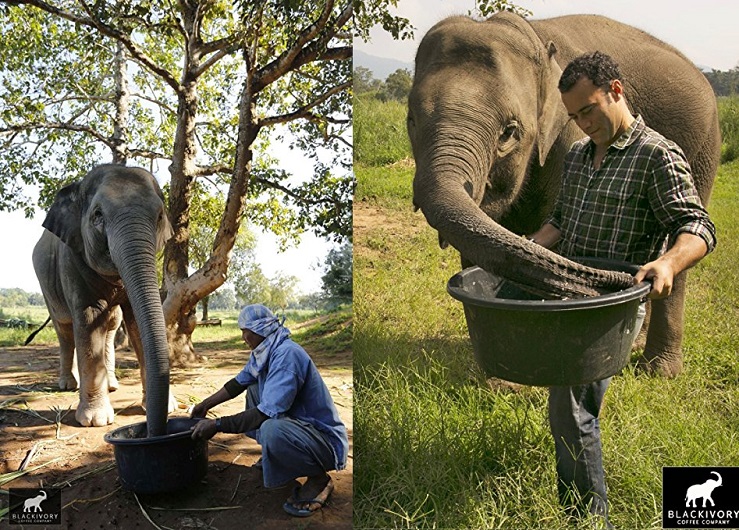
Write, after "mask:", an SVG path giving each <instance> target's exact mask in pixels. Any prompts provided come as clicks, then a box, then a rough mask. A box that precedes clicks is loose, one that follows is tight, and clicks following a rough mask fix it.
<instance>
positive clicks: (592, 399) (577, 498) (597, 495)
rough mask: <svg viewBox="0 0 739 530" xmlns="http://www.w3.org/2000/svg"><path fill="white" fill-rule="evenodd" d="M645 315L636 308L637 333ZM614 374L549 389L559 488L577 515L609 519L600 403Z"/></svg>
mask: <svg viewBox="0 0 739 530" xmlns="http://www.w3.org/2000/svg"><path fill="white" fill-rule="evenodd" d="M645 316H646V306H645V305H644V304H641V305H640V306H639V309H638V311H637V315H636V321H635V324H634V325H635V329H636V333H635V334H634V336H636V335H637V334H638V333H639V330H641V327H642V324H643V323H644V317H645ZM610 383H611V378H610V377H609V378H607V379H603V380H601V381H596V382H594V383H589V384H586V385H579V386H566V387H551V388H550V389H549V426H550V428H551V430H552V436H553V437H554V452H555V455H556V457H557V478H558V480H557V492H558V493H559V500H560V502H561V503H562V505H563V506H565V507H567V508H568V509H569V510H570V511H574V512H575V513H576V514H578V515H584V514H585V513H586V512H588V511H589V512H590V513H592V514H596V515H599V516H601V517H603V518H604V519H605V520H606V524H608V523H607V521H608V497H607V495H606V479H605V471H604V470H603V454H602V449H601V443H600V421H599V419H598V417H599V415H600V409H601V405H602V404H603V398H604V397H605V394H606V390H607V389H608V385H609V384H610Z"/></svg>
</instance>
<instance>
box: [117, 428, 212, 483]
mask: <svg viewBox="0 0 739 530" xmlns="http://www.w3.org/2000/svg"><path fill="white" fill-rule="evenodd" d="M198 421H200V420H199V419H190V418H171V419H170V420H168V421H167V434H165V435H162V436H154V437H151V438H147V437H146V422H141V423H134V424H132V425H126V426H125V427H119V428H118V429H115V430H114V431H111V432H109V433H107V434H106V435H105V437H104V439H105V441H106V442H108V443H109V444H112V445H113V452H114V454H115V462H116V466H117V468H118V477H119V478H120V481H121V484H122V485H123V487H124V488H125V489H127V490H131V491H134V492H136V493H166V492H170V491H176V490H179V489H183V488H186V487H188V486H190V485H192V484H194V483H197V482H198V481H200V480H201V479H202V478H203V477H204V476H205V473H206V471H207V470H208V440H204V439H201V440H193V439H192V438H191V437H190V434H191V433H190V427H192V426H193V425H195V424H196V423H197V422H198Z"/></svg>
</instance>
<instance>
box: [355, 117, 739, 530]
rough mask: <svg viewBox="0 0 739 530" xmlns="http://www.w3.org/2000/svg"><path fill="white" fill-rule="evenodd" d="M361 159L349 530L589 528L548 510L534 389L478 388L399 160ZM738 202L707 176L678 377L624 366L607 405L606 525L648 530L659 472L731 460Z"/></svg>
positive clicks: (551, 468)
mask: <svg viewBox="0 0 739 530" xmlns="http://www.w3.org/2000/svg"><path fill="white" fill-rule="evenodd" d="M373 109H374V110H373V112H375V113H376V115H377V116H378V117H370V116H363V115H361V114H360V113H359V112H356V113H355V121H356V122H358V123H359V124H362V120H365V121H370V122H371V121H372V120H373V119H382V109H381V108H380V104H379V103H377V104H375V105H374V106H373ZM392 112H393V113H394V112H395V110H394V109H392ZM393 115H396V114H393ZM360 126H364V127H366V128H372V127H373V124H372V123H364V124H362V125H360ZM374 127H376V128H377V127H379V124H378V123H375V124H374ZM372 149H376V150H380V151H381V150H382V149H384V146H383V144H382V141H381V140H378V141H377V142H376V144H375V145H373V146H372V147H371V148H369V147H368V150H365V151H362V153H363V156H360V157H359V158H358V159H356V160H355V162H356V163H355V170H356V175H357V195H356V197H355V204H356V205H357V206H356V210H355V225H356V223H357V222H358V220H359V221H360V224H362V225H363V226H364V228H362V229H361V230H360V229H357V231H356V233H355V246H354V250H355V258H354V259H355V264H354V274H355V279H354V281H355V288H354V289H355V290H354V292H355V297H354V300H355V303H354V311H355V330H354V359H355V361H354V363H355V364H354V370H355V372H354V373H355V376H354V377H355V409H354V411H355V414H354V424H355V437H356V438H355V447H356V451H355V453H356V456H355V478H356V481H355V490H354V493H355V499H354V514H355V520H354V523H355V524H354V527H355V528H358V529H360V528H444V529H448V528H459V529H463V528H464V529H467V528H501V529H512V530H513V529H515V530H523V529H543V528H546V529H548V530H554V529H562V530H564V529H568V530H572V529H578V528H583V529H584V528H592V526H591V525H592V522H590V521H580V522H577V521H572V520H569V519H568V518H567V517H566V515H565V514H564V512H563V511H562V509H561V508H560V506H559V504H558V499H557V493H556V485H555V484H556V473H555V462H554V445H553V441H552V440H551V436H550V434H549V427H548V421H547V413H546V408H547V406H546V401H547V391H546V389H542V388H534V387H524V388H523V389H522V390H520V391H518V392H511V391H508V390H506V389H500V388H498V389H496V388H491V387H490V386H489V385H488V382H487V381H486V379H485V377H484V376H483V375H482V374H481V373H480V371H479V369H478V368H477V367H476V365H475V362H474V360H473V356H472V350H471V345H470V343H469V339H468V335H467V329H466V325H465V321H464V314H463V311H462V307H461V304H459V303H458V302H456V301H455V300H453V299H452V298H451V297H449V296H448V295H447V294H446V291H445V284H446V281H447V280H448V279H449V277H450V276H452V275H453V274H454V273H456V272H457V271H458V269H459V257H458V254H457V253H456V251H454V250H453V249H447V250H441V249H439V247H438V243H437V236H436V233H435V231H433V230H432V229H430V228H429V227H428V226H427V225H426V224H425V221H424V219H423V216H422V215H421V214H420V213H413V211H412V208H411V201H410V197H411V192H410V189H411V188H410V186H411V181H412V176H413V170H412V168H409V167H408V166H409V164H408V163H400V164H398V163H393V164H384V165H377V164H375V163H374V162H372V161H373V160H380V159H382V156H381V155H380V154H376V153H373V152H372ZM407 156H410V153H408V152H407V151H405V152H403V153H402V154H401V158H405V157H407ZM737 208H739V163H732V164H729V165H724V166H722V167H721V168H720V172H719V175H718V177H717V180H716V184H715V187H714V192H713V196H712V199H711V203H710V205H709V210H710V212H711V215H712V217H713V219H714V221H715V223H716V225H717V227H718V237H719V246H718V248H717V250H716V251H715V252H714V253H713V254H712V255H710V256H708V257H707V258H706V259H704V260H703V261H702V262H701V263H700V264H699V265H698V266H697V267H696V268H695V269H694V270H693V271H692V272H691V277H690V286H689V295H688V300H687V309H686V333H685V341H684V354H685V370H684V373H683V374H682V375H680V376H679V377H677V378H676V379H673V380H665V379H661V378H652V377H648V376H645V375H636V374H635V373H634V371H633V369H632V368H627V369H626V370H625V371H624V373H622V374H621V375H619V376H617V377H615V378H614V380H613V383H612V384H611V387H610V389H609V391H608V394H607V396H606V402H605V405H604V410H603V414H602V421H601V430H602V437H603V447H604V461H605V462H604V463H605V468H606V480H607V485H608V489H609V501H610V510H611V521H612V523H613V524H614V525H615V526H616V528H619V529H628V530H641V529H657V528H661V502H662V490H661V488H662V483H661V482H662V481H661V469H662V467H663V466H737V465H739V438H737V432H739V363H738V362H737V352H739V327H738V326H737V322H739V281H738V280H739V278H738V276H739V274H738V272H737V271H739V268H738V267H737V266H736V263H737V262H739V243H738V242H739V226H737V223H736V220H735V212H736V211H737ZM365 217H366V218H367V219H370V218H371V219H374V221H373V222H369V221H367V220H365ZM377 219H381V222H377Z"/></svg>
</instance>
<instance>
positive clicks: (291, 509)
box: [282, 479, 334, 517]
mask: <svg viewBox="0 0 739 530" xmlns="http://www.w3.org/2000/svg"><path fill="white" fill-rule="evenodd" d="M299 489H300V487H299V486H296V487H295V488H294V489H293V494H292V495H290V498H288V499H287V502H285V504H283V505H282V509H283V510H285V511H286V512H287V513H289V514H290V515H293V516H295V517H310V516H311V515H313V514H314V513H316V512H317V511H318V510H321V509H323V508H325V507H326V504H327V503H328V498H329V496H330V495H331V493H332V492H333V491H334V482H333V480H330V479H329V481H328V483H327V484H326V487H325V488H323V490H322V491H321V493H319V494H318V495H317V496H316V498H313V499H300V498H298V491H299ZM327 490H328V491H327ZM318 497H323V500H321V499H319V498H318ZM296 504H308V505H311V504H320V506H321V507H320V508H316V509H315V510H311V509H310V508H298V507H296V506H295V505H296Z"/></svg>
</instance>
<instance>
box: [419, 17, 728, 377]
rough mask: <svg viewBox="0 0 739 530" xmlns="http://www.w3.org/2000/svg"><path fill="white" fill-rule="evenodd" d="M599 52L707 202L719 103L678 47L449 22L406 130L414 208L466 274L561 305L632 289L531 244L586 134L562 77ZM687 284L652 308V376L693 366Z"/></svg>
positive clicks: (586, 29) (629, 33) (429, 38)
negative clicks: (486, 275)
mask: <svg viewBox="0 0 739 530" xmlns="http://www.w3.org/2000/svg"><path fill="white" fill-rule="evenodd" d="M596 50H597V51H601V52H603V53H606V54H608V55H610V56H611V57H613V58H614V59H615V60H616V62H617V63H618V64H619V65H620V68H621V72H622V75H623V77H624V79H623V81H624V86H625V94H626V100H627V102H628V104H629V105H630V110H631V111H632V113H634V114H641V115H642V117H643V118H644V120H645V123H646V124H647V125H648V126H650V127H651V128H653V129H655V130H657V131H658V132H659V133H661V134H662V135H664V136H665V137H667V138H669V139H671V140H673V141H674V142H676V143H677V144H678V145H679V146H680V147H681V148H682V150H683V151H684V153H685V155H686V157H687V159H688V162H689V163H690V166H691V169H692V173H693V178H694V182H695V185H696V188H697V191H698V194H699V196H700V197H701V200H702V201H703V204H704V205H706V204H707V202H708V200H709V197H710V192H711V187H712V184H713V179H714V177H715V174H716V169H717V167H718V163H719V158H720V148H721V140H720V132H719V124H718V111H717V106H716V99H715V96H714V94H713V91H712V89H711V86H710V85H709V83H708V81H707V80H706V78H705V76H703V74H702V73H701V72H700V71H699V70H698V69H697V68H696V67H695V66H694V65H693V64H692V63H691V62H690V61H689V60H688V59H687V58H685V57H684V56H683V55H682V54H681V53H680V52H679V51H677V50H676V49H674V48H673V47H671V46H669V45H667V44H665V43H663V42H661V41H659V40H657V39H655V38H654V37H652V36H650V35H648V34H647V33H644V32H642V31H640V30H638V29H636V28H633V27H630V26H628V25H625V24H622V23H619V22H616V21H613V20H610V19H608V18H605V17H602V16H596V15H570V16H563V17H557V18H551V19H544V20H531V21H528V20H525V19H524V18H522V17H520V16H518V15H515V14H512V13H508V12H501V13H497V14H496V15H494V16H492V17H490V18H489V19H487V20H485V21H476V20H473V19H470V18H468V17H463V16H454V17H449V18H446V19H443V20H441V21H440V22H438V23H437V24H436V25H435V26H433V27H432V28H431V29H430V30H429V31H428V32H427V33H426V35H425V36H424V37H423V39H422V41H421V43H420V45H419V47H418V51H417V53H416V59H415V75H414V79H413V84H412V87H411V92H410V95H409V97H408V118H407V130H408V136H409V138H410V142H411V148H412V153H413V157H414V159H415V162H416V170H415V175H414V178H413V203H414V207H415V209H416V210H418V209H420V210H421V211H422V213H423V215H424V216H425V218H426V220H427V222H428V223H429V224H430V226H431V227H432V228H434V229H436V230H437V231H438V234H439V244H440V246H441V247H442V248H445V247H446V246H447V245H449V244H451V245H452V246H453V247H454V248H456V249H457V250H458V251H459V252H460V254H461V258H462V266H463V267H467V266H470V265H473V264H474V265H478V266H480V267H482V268H483V269H486V270H488V271H491V272H494V273H495V274H496V275H498V276H502V277H504V278H507V279H508V280H510V281H513V282H515V283H517V284H519V285H521V286H523V287H525V288H526V289H527V290H530V291H532V292H534V293H536V294H539V295H541V296H544V297H548V298H556V297H581V296H589V295H597V294H599V293H603V292H612V291H616V290H620V289H623V288H626V287H629V286H631V285H632V284H633V278H632V277H630V276H629V275H626V274H623V273H616V272H611V271H602V270H599V269H593V268H589V267H584V266H582V265H579V264H577V263H574V262H573V261H570V260H568V259H566V258H565V257H563V256H560V255H558V254H556V253H555V252H552V251H550V250H547V249H545V248H543V247H541V246H539V245H536V244H535V243H533V242H531V241H528V240H527V239H526V238H525V237H521V236H522V235H525V234H531V233H532V232H534V231H536V230H538V229H539V228H540V227H541V225H542V223H543V222H544V221H545V220H546V219H547V216H548V214H549V213H550V212H551V211H552V209H553V206H554V203H555V201H556V198H557V195H558V192H559V189H560V186H561V182H562V171H563V167H564V163H563V160H564V156H565V154H566V153H567V152H568V150H569V148H570V147H571V145H572V144H573V143H574V142H575V141H576V140H579V139H580V138H582V137H583V136H584V135H583V133H582V131H580V129H578V127H577V126H576V125H575V123H574V120H571V119H570V118H569V116H568V114H567V111H566V109H565V107H564V105H563V103H562V101H561V98H560V93H559V90H558V88H557V85H558V81H559V78H560V76H561V74H562V70H563V69H564V67H565V66H566V65H567V64H568V63H569V62H570V61H571V60H572V59H574V58H575V57H577V56H579V55H582V54H583V53H586V52H592V51H596ZM638 265H642V264H638ZM685 278H686V274H685V273H681V274H680V275H678V276H677V277H676V278H675V284H674V286H673V291H672V294H671V296H669V297H668V298H666V299H663V300H652V301H650V304H649V305H650V307H649V316H648V320H649V325H648V331H647V333H646V344H645V346H644V352H643V354H642V358H641V359H640V361H639V367H640V368H642V369H644V370H645V371H647V372H649V373H658V374H661V375H664V376H666V377H673V376H675V375H677V374H678V373H679V372H680V371H681V370H682V352H681V343H682V335H683V308H684V299H685Z"/></svg>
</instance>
